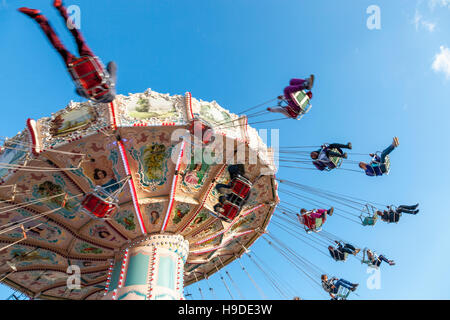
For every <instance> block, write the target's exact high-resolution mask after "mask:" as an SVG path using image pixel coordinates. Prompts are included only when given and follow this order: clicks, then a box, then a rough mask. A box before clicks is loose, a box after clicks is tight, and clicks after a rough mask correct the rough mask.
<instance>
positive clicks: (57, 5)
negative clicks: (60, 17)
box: [53, 0, 63, 8]
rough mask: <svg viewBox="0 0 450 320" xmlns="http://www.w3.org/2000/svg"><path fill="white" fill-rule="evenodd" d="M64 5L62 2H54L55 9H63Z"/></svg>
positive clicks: (60, 0)
mask: <svg viewBox="0 0 450 320" xmlns="http://www.w3.org/2000/svg"><path fill="white" fill-rule="evenodd" d="M62 5H63V4H62V0H55V1H53V6H54V7H55V8H59V7H61V6H62Z"/></svg>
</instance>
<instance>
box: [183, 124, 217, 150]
mask: <svg viewBox="0 0 450 320" xmlns="http://www.w3.org/2000/svg"><path fill="white" fill-rule="evenodd" d="M189 132H190V134H191V135H193V136H194V137H196V138H197V139H199V140H201V141H202V144H204V145H208V144H209V143H211V142H212V141H213V140H214V130H213V129H212V127H211V125H209V124H208V123H207V122H205V121H204V120H201V119H197V118H195V119H193V120H192V122H191V124H190V126H189ZM199 134H201V135H200V136H199Z"/></svg>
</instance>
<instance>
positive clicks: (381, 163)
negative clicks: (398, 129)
mask: <svg viewBox="0 0 450 320" xmlns="http://www.w3.org/2000/svg"><path fill="white" fill-rule="evenodd" d="M399 144H400V143H399V141H398V138H397V137H394V139H393V141H392V143H391V144H390V145H389V147H387V148H386V149H385V150H384V151H383V152H382V153H381V155H380V156H378V155H377V154H374V153H371V154H370V156H371V157H372V161H371V162H370V163H365V162H360V163H359V167H360V168H361V169H362V170H364V172H365V173H366V175H368V176H369V177H375V176H382V175H383V174H385V173H387V172H388V168H387V166H386V158H387V156H388V155H389V154H390V153H391V152H392V151H394V149H395V148H397V147H398V146H399Z"/></svg>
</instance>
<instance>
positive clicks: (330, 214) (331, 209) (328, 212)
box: [327, 207, 334, 217]
mask: <svg viewBox="0 0 450 320" xmlns="http://www.w3.org/2000/svg"><path fill="white" fill-rule="evenodd" d="M333 211H334V208H333V207H331V208H330V209H329V210H328V211H327V214H328V215H329V216H330V217H331V216H332V215H333Z"/></svg>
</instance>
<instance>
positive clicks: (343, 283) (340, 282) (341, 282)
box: [334, 279, 353, 292]
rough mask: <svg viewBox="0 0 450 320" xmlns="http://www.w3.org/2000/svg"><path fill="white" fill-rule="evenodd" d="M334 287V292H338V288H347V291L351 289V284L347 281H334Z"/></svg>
mask: <svg viewBox="0 0 450 320" xmlns="http://www.w3.org/2000/svg"><path fill="white" fill-rule="evenodd" d="M334 286H335V287H336V289H335V290H336V292H337V291H338V290H339V287H341V286H342V287H344V288H347V289H352V288H353V283H351V282H349V281H347V280H344V279H339V280H338V281H336V282H335V283H334Z"/></svg>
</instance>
